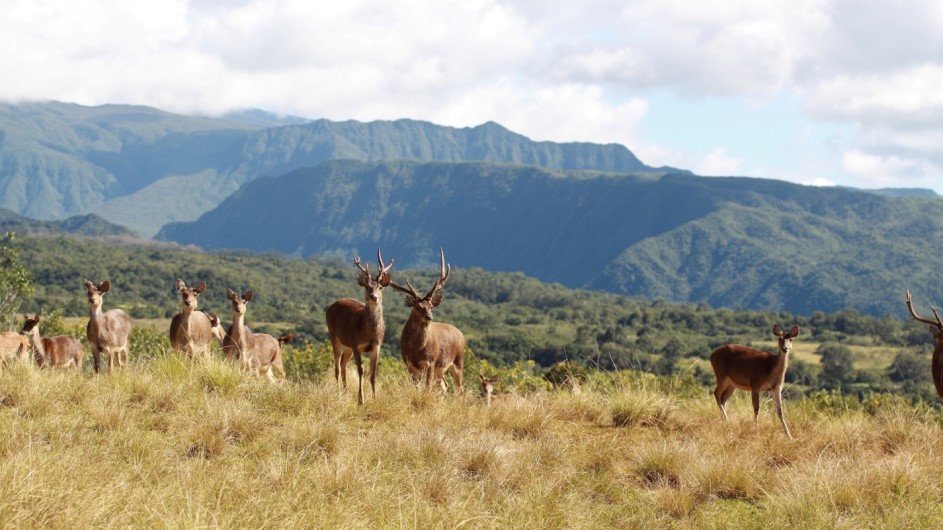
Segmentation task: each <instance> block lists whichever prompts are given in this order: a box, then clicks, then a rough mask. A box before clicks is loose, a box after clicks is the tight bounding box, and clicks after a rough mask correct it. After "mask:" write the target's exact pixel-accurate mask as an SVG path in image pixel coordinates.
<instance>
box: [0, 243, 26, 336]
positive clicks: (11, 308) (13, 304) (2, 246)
mask: <svg viewBox="0 0 943 530" xmlns="http://www.w3.org/2000/svg"><path fill="white" fill-rule="evenodd" d="M14 237H15V234H14V233H13V232H7V235H6V236H5V237H4V238H3V239H2V240H0V329H3V330H6V331H12V330H13V329H14V327H15V324H16V313H17V311H19V309H20V303H21V302H22V301H23V299H24V298H26V297H28V296H29V295H31V294H33V275H32V273H30V271H29V269H27V268H26V267H25V266H23V264H21V263H20V262H19V253H20V249H19V248H18V247H16V246H14V245H13V239H14Z"/></svg>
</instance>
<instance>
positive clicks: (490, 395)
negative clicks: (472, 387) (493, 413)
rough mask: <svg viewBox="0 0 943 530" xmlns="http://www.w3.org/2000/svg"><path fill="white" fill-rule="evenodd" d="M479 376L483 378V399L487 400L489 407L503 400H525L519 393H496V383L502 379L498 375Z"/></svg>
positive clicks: (505, 401) (506, 401)
mask: <svg viewBox="0 0 943 530" xmlns="http://www.w3.org/2000/svg"><path fill="white" fill-rule="evenodd" d="M478 377H479V378H481V399H484V400H485V404H486V405H488V406H489V407H490V406H491V404H492V403H497V402H503V403H509V402H523V401H524V398H523V397H521V396H519V395H518V394H495V393H494V384H495V383H497V382H498V379H500V378H499V377H498V376H496V375H491V376H485V375H482V374H478Z"/></svg>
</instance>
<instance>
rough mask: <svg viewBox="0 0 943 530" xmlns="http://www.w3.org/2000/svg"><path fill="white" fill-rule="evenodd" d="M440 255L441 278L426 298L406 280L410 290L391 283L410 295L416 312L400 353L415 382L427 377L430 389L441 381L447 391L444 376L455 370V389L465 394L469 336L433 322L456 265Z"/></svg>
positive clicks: (408, 302)
mask: <svg viewBox="0 0 943 530" xmlns="http://www.w3.org/2000/svg"><path fill="white" fill-rule="evenodd" d="M439 256H440V269H439V279H438V280H436V282H435V285H433V286H432V289H430V290H429V292H428V293H426V294H425V296H423V295H420V294H419V293H418V292H417V291H416V289H414V288H413V286H412V285H410V284H409V280H406V287H400V286H399V285H396V284H395V283H390V286H391V287H392V288H394V289H396V290H397V291H401V292H403V293H406V297H405V299H406V306H407V307H409V308H410V309H412V311H410V313H409V318H408V319H406V324H405V325H404V326H403V334H402V335H401V337H400V350H401V352H402V354H403V361H404V362H405V363H406V368H407V369H408V370H409V375H410V377H411V378H412V380H413V382H414V383H417V384H418V383H419V382H420V380H421V378H422V377H423V375H425V378H426V387H427V388H428V387H430V386H431V385H432V382H433V381H437V382H438V383H439V384H440V385H441V386H442V389H443V390H446V385H445V381H444V380H443V379H442V375H443V374H444V373H445V371H446V370H451V372H452V379H453V380H454V381H455V390H456V392H458V393H461V392H462V391H463V387H462V373H463V371H464V369H465V336H464V335H463V334H462V332H461V331H460V330H459V329H458V328H456V327H455V326H453V325H451V324H445V323H442V322H433V321H432V311H433V310H434V309H435V308H436V307H438V306H439V304H440V303H442V295H441V294H437V292H438V291H439V290H440V289H442V288H443V287H445V282H447V281H448V279H449V274H450V273H451V272H452V266H451V265H449V266H448V267H446V265H445V252H444V251H443V250H442V249H439Z"/></svg>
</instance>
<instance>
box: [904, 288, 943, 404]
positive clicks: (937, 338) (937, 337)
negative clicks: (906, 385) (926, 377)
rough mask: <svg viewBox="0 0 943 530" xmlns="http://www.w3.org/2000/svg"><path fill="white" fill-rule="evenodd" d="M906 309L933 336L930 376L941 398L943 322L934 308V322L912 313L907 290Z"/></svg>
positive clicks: (942, 395)
mask: <svg viewBox="0 0 943 530" xmlns="http://www.w3.org/2000/svg"><path fill="white" fill-rule="evenodd" d="M907 309H909V310H910V315H911V316H912V317H914V320H916V321H917V322H923V323H924V324H929V325H930V335H931V336H933V341H934V342H936V346H935V347H934V348H933V360H932V361H931V362H930V375H931V376H933V384H934V386H936V393H937V395H939V396H940V397H941V398H943V320H941V319H940V313H939V312H937V310H936V308H935V307H931V308H930V309H931V310H932V311H933V316H934V317H935V318H936V320H930V319H929V318H923V317H921V316H919V315H918V314H917V312H916V311H914V302H913V299H912V298H911V297H910V291H909V290H908V291H907Z"/></svg>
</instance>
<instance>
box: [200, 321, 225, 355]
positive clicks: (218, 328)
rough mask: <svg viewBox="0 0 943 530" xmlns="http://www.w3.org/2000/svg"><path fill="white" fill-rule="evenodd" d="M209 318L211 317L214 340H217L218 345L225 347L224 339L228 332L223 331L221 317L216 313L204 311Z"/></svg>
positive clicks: (211, 334)
mask: <svg viewBox="0 0 943 530" xmlns="http://www.w3.org/2000/svg"><path fill="white" fill-rule="evenodd" d="M204 314H205V315H206V316H207V318H209V319H210V336H211V337H213V340H215V341H216V345H217V346H219V347H220V348H222V347H223V339H224V338H225V337H226V332H225V331H223V325H222V324H221V323H220V321H219V317H218V316H216V313H204Z"/></svg>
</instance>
